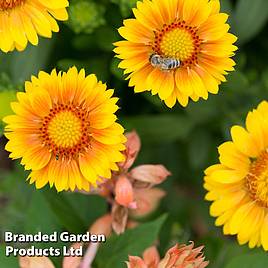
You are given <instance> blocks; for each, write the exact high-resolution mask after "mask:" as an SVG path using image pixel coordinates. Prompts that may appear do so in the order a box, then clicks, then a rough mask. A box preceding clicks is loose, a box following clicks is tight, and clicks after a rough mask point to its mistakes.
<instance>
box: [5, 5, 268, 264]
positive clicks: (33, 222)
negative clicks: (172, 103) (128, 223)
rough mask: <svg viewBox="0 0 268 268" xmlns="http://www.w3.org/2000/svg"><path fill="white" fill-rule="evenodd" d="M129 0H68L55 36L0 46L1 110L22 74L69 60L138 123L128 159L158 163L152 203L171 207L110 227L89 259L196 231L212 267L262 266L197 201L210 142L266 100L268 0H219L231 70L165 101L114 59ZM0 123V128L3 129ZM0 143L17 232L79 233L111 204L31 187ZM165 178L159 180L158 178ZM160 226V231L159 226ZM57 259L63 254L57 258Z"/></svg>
mask: <svg viewBox="0 0 268 268" xmlns="http://www.w3.org/2000/svg"><path fill="white" fill-rule="evenodd" d="M135 3H136V0H131V1H130V0H100V1H97V0H72V1H70V8H69V15H70V19H69V21H68V22H66V23H61V25H60V29H61V30H60V32H59V33H57V34H56V33H55V34H53V38H52V39H43V38H40V41H39V45H38V46H31V45H29V46H28V48H27V49H26V50H25V51H24V52H12V53H9V54H4V53H0V62H1V64H0V102H1V105H0V119H1V118H2V117H3V116H4V115H7V114H10V113H12V111H11V110H10V106H9V102H10V101H13V100H14V99H15V93H16V91H19V90H24V89H23V84H24V81H25V80H29V79H30V78H31V75H37V73H38V71H39V70H45V71H47V72H51V70H52V69H53V68H55V67H57V68H58V69H60V70H67V69H68V68H69V67H71V66H73V65H76V66H77V67H78V68H85V69H86V72H87V74H89V73H95V74H96V75H97V76H98V78H99V79H100V80H102V81H103V82H105V83H107V85H108V87H109V88H115V95H116V96H117V97H119V98H120V101H119V106H120V108H121V109H120V110H119V111H118V118H119V121H120V123H122V124H123V126H124V127H125V128H126V130H127V131H129V130H132V129H136V130H137V132H138V133H139V135H140V136H141V141H142V149H141V151H140V153H139V156H138V158H137V161H136V163H135V165H138V164H144V163H147V164H151V163H152V164H154V163H155V164H164V165H165V166H166V167H167V168H168V169H169V170H171V172H172V176H171V177H169V178H168V180H167V181H166V182H165V183H164V185H163V188H164V189H165V190H166V191H167V193H168V194H167V195H166V197H165V198H164V199H163V201H162V202H161V205H160V207H159V208H158V210H157V211H156V212H155V213H154V214H153V215H151V216H150V217H151V218H150V219H152V220H153V219H154V218H155V217H156V216H157V215H161V214H163V213H167V214H168V219H167V220H166V221H165V222H163V221H164V219H163V218H160V219H158V220H156V221H152V222H149V223H145V224H142V225H140V227H138V228H136V229H133V230H129V231H127V232H126V233H125V234H124V235H122V236H119V237H116V236H113V237H111V238H110V239H108V241H107V243H106V244H104V245H102V247H101V248H100V252H99V253H98V256H97V260H96V262H95V266H93V267H94V268H106V267H107V268H108V267H109V268H110V267H116V268H117V267H119V268H120V267H125V265H124V261H126V260H127V258H128V254H131V255H140V254H141V252H142V251H143V249H144V248H146V247H147V246H149V245H151V244H152V243H153V242H154V241H156V240H159V249H160V252H161V254H162V255H163V254H164V253H165V251H166V250H167V249H168V248H169V247H170V246H172V245H174V243H176V242H187V241H189V240H194V241H195V242H196V244H197V245H201V244H204V245H205V250H206V251H205V255H206V256H207V259H209V260H210V267H213V268H232V267H241V268H247V267H254V268H255V267H256V268H258V267H266V266H267V257H266V254H265V253H263V250H262V249H256V250H254V251H253V252H252V251H251V250H249V249H248V248H247V246H243V247H241V246H239V245H238V243H237V242H236V239H235V238H234V237H226V236H223V234H222V231H221V229H220V228H217V227H215V226H214V219H212V218H211V217H210V216H209V208H208V206H209V204H208V202H205V201H204V200H203V197H204V194H205V192H204V190H203V187H202V184H203V170H204V169H205V168H206V167H208V166H209V165H211V164H214V163H216V162H217V161H218V160H217V157H218V153H217V146H219V145H220V144H221V143H222V142H224V141H226V140H228V139H230V133H229V129H230V127H231V126H232V125H234V124H240V125H244V122H245V117H246V114H247V112H248V111H249V110H250V109H253V108H254V107H256V106H257V105H258V104H259V103H260V102H261V101H262V100H267V99H268V97H267V96H268V65H267V55H268V46H267V44H268V25H267V18H268V14H267V13H268V6H267V5H268V1H267V0H254V1H252V0H236V1H234V0H222V1H221V4H222V11H224V12H228V14H229V15H230V16H229V22H230V24H231V32H233V33H234V34H236V35H237V36H238V42H237V46H238V47H239V49H238V51H237V53H236V56H235V57H234V59H235V61H236V63H237V65H236V67H235V68H236V71H235V72H232V73H231V74H229V75H228V76H227V82H225V83H223V84H222V85H221V86H220V91H219V94H217V95H215V96H213V95H212V94H210V96H209V99H208V100H207V101H204V100H200V101H199V102H197V103H195V102H190V104H189V105H188V106H187V108H181V107H179V105H177V106H176V107H174V108H173V109H172V110H171V109H168V108H167V107H165V106H164V104H163V103H162V102H161V101H160V100H159V98H158V97H157V96H151V94H150V93H148V92H147V93H142V94H134V93H133V88H128V82H127V81H125V80H124V78H125V76H124V75H123V71H122V70H120V69H118V67H117V66H118V63H119V60H118V59H117V58H114V52H113V48H114V45H113V43H114V42H115V41H118V40H121V38H120V36H119V35H118V32H117V29H118V28H119V27H120V26H121V25H122V21H123V19H124V18H126V17H132V14H131V8H132V7H134V6H135ZM3 127H4V125H3V123H2V122H1V123H0V135H1V133H3ZM5 143H6V139H5V138H4V137H2V138H1V140H0V144H1V150H0V159H1V161H0V167H1V171H0V207H1V209H2V210H1V215H0V228H1V231H2V230H11V231H14V232H17V233H21V232H35V231H36V230H42V231H44V232H51V231H54V230H58V231H61V230H68V231H70V232H75V233H77V232H79V233H81V232H85V231H86V230H87V229H88V227H89V226H90V224H91V223H92V222H94V220H96V219H97V218H98V217H100V216H101V215H103V214H104V213H106V212H107V210H108V209H109V208H108V207H107V204H106V203H105V202H104V200H103V199H102V198H100V197H97V196H88V195H81V194H80V193H57V192H56V191H54V190H51V189H48V188H47V189H45V190H42V191H40V190H39V191H37V190H36V189H35V188H34V186H33V185H29V184H28V183H27V182H25V179H26V177H27V172H26V171H24V170H23V168H21V166H20V165H19V163H17V162H16V164H14V162H13V165H12V164H11V162H10V161H8V160H7V158H8V157H7V154H5V153H4V149H3V148H4V145H5ZM161 187H162V186H161ZM162 224H163V228H162V229H161V232H160V233H159V230H160V227H161V225H162ZM2 249H3V248H1V249H0V250H1V252H0V253H1V254H0V256H1V257H0V258H1V259H0V263H1V265H0V266H1V267H2V266H3V267H17V260H16V259H14V258H5V257H3V254H2ZM56 262H57V267H60V263H61V260H57V261H56Z"/></svg>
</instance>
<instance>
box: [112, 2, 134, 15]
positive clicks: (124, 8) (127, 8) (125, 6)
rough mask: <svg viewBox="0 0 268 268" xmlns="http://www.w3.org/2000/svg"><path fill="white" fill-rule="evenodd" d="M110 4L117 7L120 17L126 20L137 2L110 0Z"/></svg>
mask: <svg viewBox="0 0 268 268" xmlns="http://www.w3.org/2000/svg"><path fill="white" fill-rule="evenodd" d="M111 2H112V3H115V4H117V5H119V7H120V11H121V14H122V16H123V17H124V18H126V17H128V16H130V14H131V8H133V7H135V6H136V2H137V0H111Z"/></svg>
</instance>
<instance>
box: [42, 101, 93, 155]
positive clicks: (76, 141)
mask: <svg viewBox="0 0 268 268" xmlns="http://www.w3.org/2000/svg"><path fill="white" fill-rule="evenodd" d="M89 125H90V124H89V115H88V112H87V111H86V110H85V109H83V108H81V107H74V105H72V104H69V105H63V104H58V105H56V106H55V107H54V108H52V109H51V110H50V113H49V115H48V116H46V117H45V118H44V119H43V123H42V127H40V136H41V139H42V140H43V144H44V146H46V147H47V148H48V149H49V150H50V151H51V152H52V153H53V154H54V155H55V157H56V159H59V158H62V157H63V158H75V157H77V156H78V155H79V154H80V153H83V152H84V151H86V150H87V149H88V148H90V139H91V135H90V126H89Z"/></svg>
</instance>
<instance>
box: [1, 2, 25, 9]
mask: <svg viewBox="0 0 268 268" xmlns="http://www.w3.org/2000/svg"><path fill="white" fill-rule="evenodd" d="M24 1H25V0H0V10H2V11H3V10H8V9H12V8H14V7H16V6H19V5H21V4H22V3H23V2H24Z"/></svg>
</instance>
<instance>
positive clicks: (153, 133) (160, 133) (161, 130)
mask: <svg viewBox="0 0 268 268" xmlns="http://www.w3.org/2000/svg"><path fill="white" fill-rule="evenodd" d="M123 125H124V126H125V127H126V129H127V130H128V131H131V130H133V129H135V130H137V132H138V133H139V135H140V136H141V139H142V140H143V141H144V142H148V143H161V142H167V143H168V142H172V141H176V140H180V139H185V138H186V137H187V135H188V134H189V132H190V131H191V130H192V126H193V125H192V122H190V120H188V118H187V117H186V116H184V115H170V114H169V115H168V114H162V115H157V116H153V115H145V116H133V117H125V118H124V120H123Z"/></svg>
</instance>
